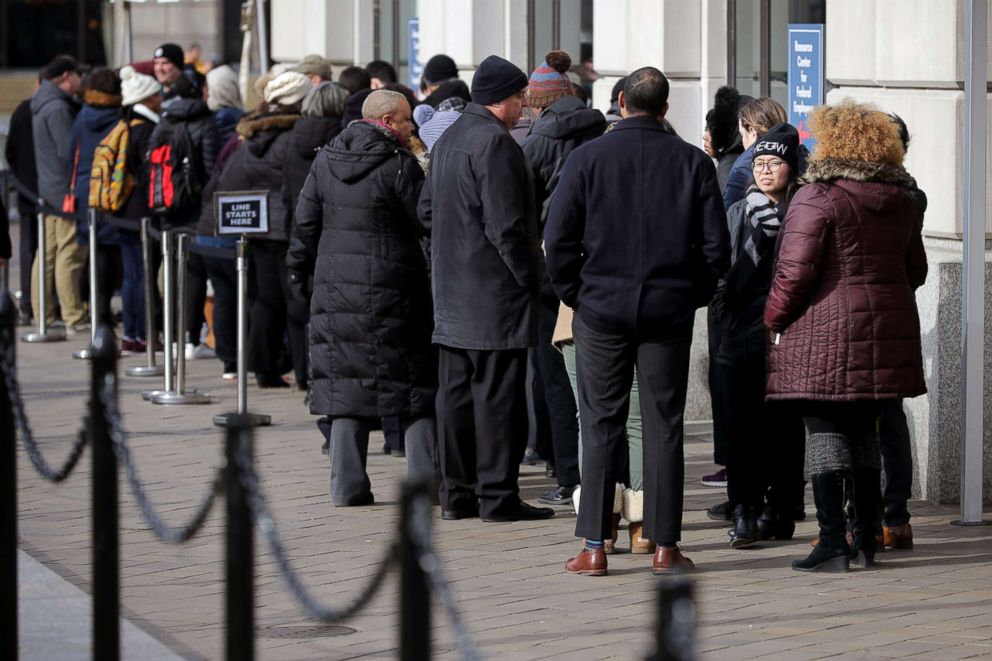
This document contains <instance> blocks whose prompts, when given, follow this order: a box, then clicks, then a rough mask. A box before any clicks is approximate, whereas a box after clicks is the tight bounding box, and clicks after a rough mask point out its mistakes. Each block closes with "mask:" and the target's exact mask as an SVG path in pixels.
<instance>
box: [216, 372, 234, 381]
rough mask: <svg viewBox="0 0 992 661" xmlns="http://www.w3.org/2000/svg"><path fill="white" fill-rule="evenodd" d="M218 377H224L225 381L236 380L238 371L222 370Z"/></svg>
mask: <svg viewBox="0 0 992 661" xmlns="http://www.w3.org/2000/svg"><path fill="white" fill-rule="evenodd" d="M220 378H222V379H224V380H225V381H237V380H238V373H237V372H224V373H223V374H221V375H220Z"/></svg>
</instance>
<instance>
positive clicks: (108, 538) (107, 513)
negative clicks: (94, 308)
mask: <svg viewBox="0 0 992 661" xmlns="http://www.w3.org/2000/svg"><path fill="white" fill-rule="evenodd" d="M107 383H112V384H113V387H114V392H113V397H115V398H116V397H117V343H116V342H115V340H114V334H113V331H111V330H110V328H108V327H107V326H105V325H103V324H101V325H100V327H99V328H98V329H97V333H96V336H95V337H94V339H93V360H92V383H91V391H90V420H89V424H90V443H91V444H92V448H93V658H94V659H109V660H110V661H116V659H119V658H120V631H119V622H120V605H119V604H120V560H119V555H118V549H119V534H120V521H119V519H118V494H117V456H116V455H115V454H114V445H113V439H112V438H111V435H110V429H109V428H108V422H107V420H106V419H105V418H106V415H105V413H104V405H103V402H102V400H101V395H100V393H101V391H102V390H103V389H104V388H105V387H106V384H107Z"/></svg>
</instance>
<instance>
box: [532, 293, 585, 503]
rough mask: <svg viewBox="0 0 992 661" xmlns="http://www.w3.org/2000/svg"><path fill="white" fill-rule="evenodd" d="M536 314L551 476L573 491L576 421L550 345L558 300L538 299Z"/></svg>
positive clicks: (558, 355)
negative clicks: (553, 474) (552, 469)
mask: <svg viewBox="0 0 992 661" xmlns="http://www.w3.org/2000/svg"><path fill="white" fill-rule="evenodd" d="M539 314H540V317H539V318H538V326H537V367H538V371H539V372H540V373H541V383H542V385H543V386H544V401H545V402H546V404H547V410H548V419H549V421H550V423H551V424H550V426H551V442H552V444H553V446H554V456H555V461H554V465H555V472H556V473H557V476H558V484H559V485H561V486H563V487H573V486H575V485H577V484H578V483H579V418H578V415H577V410H576V404H575V395H573V394H572V385H571V384H570V383H569V381H568V371H567V370H566V369H565V359H564V358H563V357H562V355H561V352H560V351H558V349H556V348H555V347H554V346H553V345H552V344H551V338H552V337H553V336H554V333H555V325H556V324H557V323H558V299H557V298H553V297H552V298H545V299H542V301H541V306H540V310H539Z"/></svg>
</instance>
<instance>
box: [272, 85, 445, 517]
mask: <svg viewBox="0 0 992 661" xmlns="http://www.w3.org/2000/svg"><path fill="white" fill-rule="evenodd" d="M362 114H363V115H364V118H363V119H362V120H360V121H356V122H354V123H352V124H351V125H350V126H348V128H346V129H345V130H344V131H343V132H342V133H341V135H339V136H338V137H337V138H335V139H334V141H333V142H331V144H329V145H328V146H326V147H324V149H323V150H321V152H320V153H319V154H318V155H317V158H316V160H315V161H314V164H313V168H312V170H311V176H309V177H308V178H307V180H306V184H304V186H303V191H302V192H301V193H300V201H299V204H298V205H297V208H296V236H294V238H293V241H292V244H291V246H290V250H289V255H288V259H287V264H288V267H289V272H290V282H291V287H292V289H293V291H294V294H295V295H296V296H297V298H299V299H304V298H305V297H306V292H305V288H306V282H307V279H308V277H309V276H310V274H313V276H314V289H313V295H312V300H311V304H310V312H311V316H310V346H311V352H310V353H311V372H312V379H311V381H310V390H309V393H310V412H311V413H314V414H317V415H324V416H328V417H329V418H330V420H331V424H330V425H329V430H328V431H325V433H326V434H327V435H328V440H329V443H330V450H331V451H330V455H331V500H332V502H333V503H334V504H335V505H336V506H348V505H368V504H372V503H373V502H374V497H373V495H372V489H371V483H370V482H369V478H368V474H367V472H366V470H365V465H366V464H365V462H366V457H367V454H368V440H369V430H370V428H371V426H372V425H373V424H375V419H376V418H382V417H388V416H400V417H401V418H402V419H403V421H404V422H405V423H407V424H406V429H405V433H404V436H405V440H406V453H407V475H408V476H409V477H411V478H421V479H422V478H431V477H433V475H434V459H433V456H434V445H435V426H434V395H435V391H436V382H437V381H436V379H437V377H436V375H437V371H436V370H437V368H436V364H435V361H434V357H433V349H432V347H431V332H432V329H433V319H432V305H431V294H430V284H429V281H428V276H427V264H426V261H425V259H424V255H423V253H422V252H421V249H420V244H419V239H420V237H421V236H422V235H423V234H425V233H426V230H425V228H424V227H423V226H421V225H420V223H419V221H418V220H417V213H416V207H417V200H418V198H419V195H420V189H421V187H422V186H423V183H424V174H423V171H422V170H421V168H420V166H419V165H418V164H417V161H416V158H414V156H413V155H412V154H411V153H410V152H409V151H408V150H407V149H406V148H405V146H404V145H405V144H406V141H407V139H408V138H409V137H410V135H411V134H412V132H413V122H412V120H411V117H410V107H409V104H408V103H407V101H406V99H405V98H404V97H403V95H402V94H400V93H398V92H392V91H388V90H377V91H375V92H372V94H370V95H369V97H368V98H367V99H366V101H365V103H364V105H363V108H362ZM314 247H316V257H314ZM318 426H319V427H321V428H322V429H324V430H327V428H328V425H327V424H326V420H321V421H320V422H318Z"/></svg>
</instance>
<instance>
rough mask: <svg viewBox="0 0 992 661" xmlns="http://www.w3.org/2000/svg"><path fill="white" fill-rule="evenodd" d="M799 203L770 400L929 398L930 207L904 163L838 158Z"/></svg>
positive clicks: (810, 173)
mask: <svg viewBox="0 0 992 661" xmlns="http://www.w3.org/2000/svg"><path fill="white" fill-rule="evenodd" d="M806 179H807V180H808V181H810V182H812V183H810V184H808V185H806V186H804V187H803V188H802V189H800V191H799V192H798V193H797V194H796V196H795V197H794V198H793V199H792V203H791V204H790V206H789V212H788V214H787V215H786V218H785V222H784V223H783V226H782V231H781V238H780V247H779V255H778V263H777V266H776V271H775V274H774V278H773V280H772V286H771V291H770V292H769V296H768V302H767V304H766V307H765V326H766V327H767V328H768V329H769V330H770V331H772V332H774V333H780V334H781V337H780V339H779V342H778V344H775V343H769V347H768V363H767V365H768V383H767V393H768V398H769V399H801V400H819V401H852V400H873V399H896V398H901V397H915V396H917V395H921V394H923V393H925V392H926V385H925V381H924V376H923V352H922V347H921V341H920V319H919V313H918V311H917V308H916V298H915V295H914V293H913V292H914V290H916V289H917V288H918V287H919V286H920V285H922V284H923V282H924V281H925V280H926V276H927V257H926V252H925V250H924V247H923V238H922V226H923V209H922V208H921V195H920V194H919V193H918V191H915V190H914V189H915V184H914V182H913V181H912V179H911V178H910V177H909V175H908V174H907V173H906V171H905V170H903V169H902V168H901V167H899V166H895V165H888V164H885V163H877V162H865V161H855V160H848V159H839V158H826V159H822V160H819V161H813V162H811V163H810V165H809V169H808V170H807V171H806Z"/></svg>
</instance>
